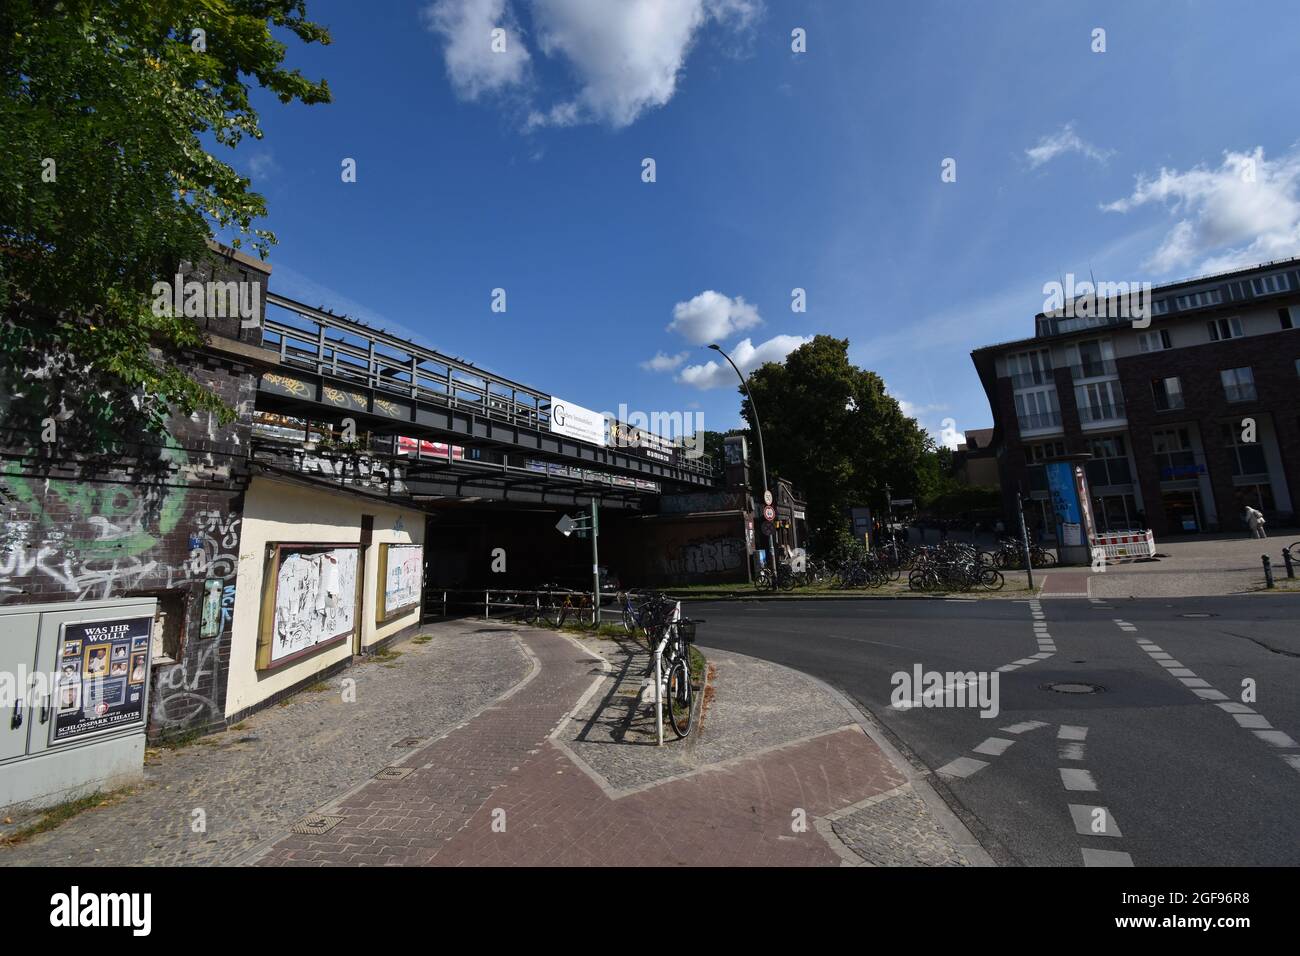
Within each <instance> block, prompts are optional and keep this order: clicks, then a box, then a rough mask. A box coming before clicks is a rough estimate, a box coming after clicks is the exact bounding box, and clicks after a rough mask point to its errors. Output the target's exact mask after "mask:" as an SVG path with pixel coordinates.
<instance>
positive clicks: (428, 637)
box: [411, 634, 433, 644]
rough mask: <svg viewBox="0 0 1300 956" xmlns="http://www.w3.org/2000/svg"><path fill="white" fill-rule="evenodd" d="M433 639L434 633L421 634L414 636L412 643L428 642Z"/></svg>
mask: <svg viewBox="0 0 1300 956" xmlns="http://www.w3.org/2000/svg"><path fill="white" fill-rule="evenodd" d="M431 640H433V635H432V634H421V635H420V636H419V637H413V638H411V643H412V644H428V643H429V642H430V641H431Z"/></svg>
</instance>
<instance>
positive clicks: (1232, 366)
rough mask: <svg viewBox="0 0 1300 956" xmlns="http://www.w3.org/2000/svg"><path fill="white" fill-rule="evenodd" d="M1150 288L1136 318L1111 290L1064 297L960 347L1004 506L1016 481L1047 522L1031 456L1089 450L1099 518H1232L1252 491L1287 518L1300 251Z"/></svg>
mask: <svg viewBox="0 0 1300 956" xmlns="http://www.w3.org/2000/svg"><path fill="white" fill-rule="evenodd" d="M1151 300H1152V302H1151V308H1150V313H1151V314H1150V316H1149V319H1150V324H1149V326H1147V327H1143V324H1144V323H1143V322H1142V320H1140V319H1139V320H1137V324H1136V325H1135V320H1134V319H1133V318H1132V317H1131V315H1132V313H1131V312H1124V310H1123V309H1122V308H1121V306H1122V305H1124V304H1125V303H1121V302H1120V301H1119V300H1114V299H1113V300H1110V301H1109V303H1108V307H1107V308H1106V309H1104V310H1102V309H1100V308H1095V307H1094V308H1092V309H1091V310H1089V309H1086V308H1082V307H1081V306H1082V303H1081V301H1080V300H1078V299H1076V300H1074V301H1073V302H1068V303H1066V305H1065V307H1064V308H1062V309H1058V310H1056V311H1054V312H1049V313H1040V314H1039V315H1037V316H1036V317H1035V320H1034V322H1035V334H1034V336H1033V337H1031V338H1025V339H1019V340H1016V341H1012V342H1003V343H1000V344H998V345H989V346H985V347H983V348H979V349H976V350H975V351H974V352H972V353H971V358H972V360H973V361H974V363H975V368H976V370H977V371H978V373H979V376H980V380H981V382H982V383H983V385H984V389H985V391H986V392H987V394H988V398H989V404H990V406H991V407H992V411H993V419H994V435H993V438H992V441H991V446H992V447H993V448H994V449H996V454H997V460H998V470H999V474H1000V478H1001V487H1002V494H1003V505H1004V510H1005V512H1006V513H1007V514H1008V515H1014V513H1015V496H1016V492H1017V490H1018V489H1019V490H1020V491H1022V492H1023V493H1024V494H1025V496H1026V498H1027V499H1028V507H1027V513H1028V515H1029V518H1030V522H1031V524H1036V523H1039V522H1041V523H1042V525H1043V526H1044V527H1045V528H1046V529H1047V530H1048V533H1049V534H1050V533H1051V529H1052V528H1053V527H1054V519H1053V518H1052V516H1051V511H1050V505H1049V502H1048V494H1047V483H1046V477H1045V474H1044V468H1043V467H1042V464H1041V463H1042V462H1044V461H1046V460H1048V459H1051V458H1055V457H1059V456H1063V455H1067V454H1070V455H1073V454H1081V453H1086V454H1091V455H1092V459H1091V460H1090V461H1089V462H1088V463H1087V471H1088V479H1089V486H1090V493H1091V496H1092V505H1093V511H1094V514H1095V517H1096V522H1097V525H1098V528H1099V530H1120V529H1124V528H1130V527H1150V528H1152V529H1154V531H1155V532H1156V533H1157V534H1182V533H1190V532H1199V531H1217V530H1230V531H1235V530H1241V529H1243V528H1244V527H1245V525H1244V519H1243V513H1244V509H1245V506H1246V505H1248V504H1249V505H1251V506H1253V507H1255V508H1258V509H1260V510H1261V511H1263V512H1264V514H1265V516H1266V517H1267V518H1268V519H1269V521H1270V523H1271V524H1274V525H1276V524H1279V523H1281V524H1286V523H1291V522H1292V521H1293V520H1294V513H1295V504H1294V503H1295V499H1296V496H1297V495H1298V494H1300V484H1298V482H1300V389H1298V388H1297V386H1300V333H1297V332H1296V331H1295V330H1296V328H1297V326H1300V258H1294V259H1288V260H1281V261H1276V262H1269V263H1264V264H1261V265H1258V266H1252V267H1250V268H1247V269H1241V270H1238V271H1234V272H1228V273H1222V274H1218V275H1212V276H1204V277H1201V278H1197V279H1191V280H1187V281H1183V282H1177V283H1172V284H1169V285H1163V286H1158V287H1156V288H1154V289H1153V290H1152V295H1151ZM1103 311H1104V312H1105V314H1104V315H1099V314H1098V313H1101V312H1103ZM1089 312H1091V314H1087V313H1089ZM1121 312H1124V315H1125V316H1128V317H1117V316H1118V314H1119V313H1121Z"/></svg>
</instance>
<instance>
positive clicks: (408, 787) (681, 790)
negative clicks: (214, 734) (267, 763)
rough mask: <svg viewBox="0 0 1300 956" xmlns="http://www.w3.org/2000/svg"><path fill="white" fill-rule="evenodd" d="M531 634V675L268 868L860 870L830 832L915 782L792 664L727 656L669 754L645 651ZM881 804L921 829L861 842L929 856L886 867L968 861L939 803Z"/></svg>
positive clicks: (327, 812) (856, 833) (353, 797)
mask: <svg viewBox="0 0 1300 956" xmlns="http://www.w3.org/2000/svg"><path fill="white" fill-rule="evenodd" d="M518 634H519V637H520V638H521V640H522V641H523V643H524V645H525V646H526V647H527V648H528V650H529V652H530V653H531V654H532V655H533V656H534V657H535V659H536V660H537V662H538V664H539V667H538V669H537V670H535V671H534V672H533V674H532V676H531V677H530V678H529V679H528V680H527V681H525V682H524V683H523V684H522V685H520V686H518V687H516V688H515V689H514V690H512V691H511V692H510V693H509V694H508V695H506V696H505V697H503V698H502V699H501V700H499V701H498V702H496V703H495V704H493V705H492V706H490V707H488V708H486V709H485V710H484V711H483V712H482V713H480V714H479V715H478V716H477V717H475V718H474V719H473V720H471V721H469V722H467V723H465V724H464V725H462V726H459V727H457V728H455V729H454V730H452V731H451V732H449V733H448V734H446V735H445V736H444V737H442V738H441V739H439V740H436V741H434V742H432V743H430V744H429V745H428V746H426V747H424V748H422V749H421V750H419V751H418V752H416V753H412V754H409V755H408V757H407V759H405V760H403V761H401V762H400V768H398V770H397V771H396V772H395V773H393V774H392V775H391V777H390V778H386V779H374V780H369V781H366V782H363V783H362V784H360V785H359V786H358V787H357V788H356V789H354V790H353V791H351V792H350V793H348V794H347V795H345V796H344V797H342V798H340V799H338V800H335V801H334V802H333V803H331V804H329V805H327V806H324V807H321V808H320V811H319V812H320V814H321V815H322V816H323V817H325V818H326V823H327V824H330V823H332V826H331V827H330V828H329V829H328V830H327V831H326V832H315V833H312V834H292V835H289V836H286V837H285V838H284V839H282V840H280V841H279V842H278V843H276V844H275V845H274V846H273V847H271V848H270V849H269V850H268V851H266V852H265V853H264V854H262V855H261V856H260V859H258V860H257V862H259V863H260V864H262V865H289V866H324V865H335V864H343V865H372V864H377V865H537V864H541V865H618V864H642V865H676V864H705V865H727V864H750V865H754V864H757V865H838V864H842V863H846V862H853V863H861V862H863V858H862V856H859V855H856V854H855V853H854V852H853V851H851V850H849V849H848V847H846V846H845V843H844V841H842V840H841V839H840V838H839V837H837V836H836V835H835V833H834V830H833V828H832V827H828V826H826V825H823V824H822V822H821V821H823V820H824V819H826V818H829V817H830V816H831V815H833V814H835V813H836V812H837V811H844V810H852V809H854V808H855V807H860V806H865V803H864V801H867V800H869V799H870V798H872V797H875V796H879V795H881V794H892V793H895V792H897V791H898V790H899V788H900V787H904V786H905V785H906V784H907V783H908V779H907V773H906V771H905V769H904V768H903V766H902V765H901V762H897V761H896V759H891V756H890V755H888V754H886V753H885V752H884V751H883V750H882V749H881V747H880V746H879V745H877V743H876V742H875V741H874V740H873V739H872V738H871V737H870V736H868V735H867V734H866V733H864V731H863V729H862V727H860V726H859V725H858V724H857V723H854V722H853V720H852V716H851V714H850V713H849V711H848V710H847V707H846V705H845V704H844V703H843V702H842V699H841V698H839V697H838V696H837V695H836V694H835V693H834V692H832V691H830V690H829V689H828V688H826V687H825V686H824V685H821V684H820V683H818V682H816V681H813V680H812V679H810V678H806V677H803V676H802V675H798V674H796V673H795V672H792V671H788V670H787V669H785V668H781V667H778V666H777V665H772V664H765V663H761V662H758V661H751V660H750V659H748V658H745V657H742V656H740V655H735V654H721V653H716V652H713V653H714V654H715V659H714V661H713V663H712V671H713V678H712V689H713V692H714V693H713V700H712V702H711V703H710V704H709V707H708V710H707V712H706V715H705V717H704V720H703V725H702V728H701V729H702V733H701V735H700V737H699V738H698V739H696V738H695V736H694V735H692V738H690V739H689V740H690V742H689V743H686V744H682V743H679V742H676V741H674V742H672V743H670V744H669V745H667V746H666V747H664V748H662V749H660V748H654V747H651V746H646V745H644V743H643V742H642V740H641V739H640V738H641V737H643V736H645V732H644V728H643V727H641V728H638V727H637V726H636V725H637V723H638V721H639V720H640V718H638V717H636V716H635V715H633V716H632V718H631V719H630V720H629V719H627V718H628V703H627V699H626V698H623V697H622V696H620V694H619V690H620V688H626V687H628V686H637V685H638V684H639V680H634V679H631V678H629V676H628V675H629V674H632V673H634V672H635V670H636V668H637V667H638V666H640V667H641V669H642V670H643V669H644V663H643V661H638V660H637V659H636V657H637V653H638V652H637V650H636V649H633V648H631V647H630V646H629V645H627V644H625V643H624V642H609V641H597V640H590V639H589V640H585V641H578V640H576V639H570V638H567V637H565V636H562V635H559V634H555V633H553V632H549V631H543V630H537V629H520V630H519V631H518ZM836 708H838V710H837V709H836ZM603 709H610V712H609V713H608V714H606V713H603V712H602V711H603ZM629 727H631V732H630V733H629V732H628V728H629ZM616 749H617V750H618V751H620V754H619V755H618V756H617V757H616V758H611V757H609V756H608V755H609V754H611V753H613V752H614V751H615V750H616ZM579 754H581V755H582V756H578V755H579ZM623 754H632V755H635V759H634V760H632V761H629V760H627V759H625V758H624V756H623ZM637 761H639V762H637ZM881 806H882V809H880V810H877V811H876V813H875V815H874V816H875V817H880V818H883V817H885V816H886V815H888V814H889V813H890V810H891V809H892V808H893V807H900V809H901V810H902V812H903V815H904V816H905V817H906V818H907V822H904V821H901V820H900V821H896V822H893V823H892V825H891V826H890V827H887V826H886V825H885V824H884V823H881V822H880V821H879V820H877V821H865V822H862V823H861V825H857V826H856V828H855V824H857V823H858V821H856V820H852V821H850V823H849V824H846V827H847V828H848V829H846V833H850V835H851V836H853V837H854V838H855V839H858V840H859V841H861V840H864V839H867V838H868V837H869V836H870V833H871V832H872V827H873V826H875V827H876V829H877V832H880V833H881V834H883V835H884V836H886V837H887V838H888V839H889V840H891V841H892V844H897V843H899V842H901V841H902V840H903V839H905V836H904V834H905V832H910V833H911V834H913V835H914V836H915V837H916V838H917V839H918V840H922V841H927V845H926V846H924V847H920V848H918V849H917V850H916V851H914V852H913V853H912V854H911V857H910V858H908V856H907V854H906V853H904V852H903V850H902V849H901V848H899V847H898V846H895V845H892V844H891V847H890V848H889V849H886V850H882V851H881V852H879V853H877V854H876V858H875V859H876V860H883V859H886V858H896V859H897V860H898V861H900V862H911V863H950V862H954V861H955V860H956V857H957V856H958V854H956V851H955V850H953V849H952V847H951V846H950V845H949V844H951V842H952V838H951V837H950V836H949V835H948V834H947V833H946V832H945V831H944V830H943V827H942V826H941V825H940V824H938V823H936V822H935V821H934V820H928V821H919V820H918V816H920V817H925V816H926V813H925V808H924V806H921V807H918V806H917V805H916V804H904V803H899V802H897V801H889V802H887V803H882V805H881ZM886 822H888V821H886ZM927 823H928V829H927V826H926V824H927ZM953 823H954V824H955V821H953ZM909 825H910V826H911V830H910V831H906V830H905V828H906V827H907V826H909ZM850 831H851V832H850ZM931 844H933V845H931ZM873 862H874V860H873Z"/></svg>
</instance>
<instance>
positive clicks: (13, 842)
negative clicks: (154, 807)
mask: <svg viewBox="0 0 1300 956" xmlns="http://www.w3.org/2000/svg"><path fill="white" fill-rule="evenodd" d="M134 792H135V791H134V790H133V789H132V788H131V787H123V788H122V789H120V790H112V791H110V792H108V793H103V792H101V791H99V790H96V791H95V792H94V793H92V794H89V795H87V796H84V797H80V798H78V799H76V800H69V801H67V802H66V803H60V804H58V805H57V806H53V807H50V808H49V809H48V810H46V811H44V812H43V813H42V814H41V817H40V819H39V820H37V821H36V822H35V823H31V824H28V825H27V826H25V827H22V828H21V829H19V830H15V831H14V832H13V833H11V834H9V835H8V836H5V837H0V847H5V846H17V845H18V844H20V843H25V842H27V841H28V840H30V839H31V838H32V837H34V836H38V835H39V834H42V833H45V832H46V831H48V830H53V829H54V828H55V827H57V826H60V825H62V824H64V823H66V822H68V821H69V820H71V819H72V818H73V817H75V816H79V815H81V814H82V813H85V812H86V811H87V810H96V809H98V808H100V807H108V806H112V805H113V804H115V803H120V802H121V801H122V800H124V799H125V798H126V797H129V796H130V795H131V794H132V793H134Z"/></svg>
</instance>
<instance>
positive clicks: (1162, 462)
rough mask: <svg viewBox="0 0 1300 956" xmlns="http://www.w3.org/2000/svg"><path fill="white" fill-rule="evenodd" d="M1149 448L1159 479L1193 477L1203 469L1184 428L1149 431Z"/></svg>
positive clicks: (1172, 479)
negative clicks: (1158, 472) (1152, 454)
mask: <svg viewBox="0 0 1300 956" xmlns="http://www.w3.org/2000/svg"><path fill="white" fill-rule="evenodd" d="M1151 448H1152V450H1153V451H1154V452H1155V454H1154V456H1153V457H1154V458H1155V461H1156V467H1157V468H1158V469H1159V470H1160V480H1161V481H1181V480H1182V479H1185V478H1195V477H1196V476H1197V475H1199V474H1201V472H1203V471H1204V470H1205V469H1204V467H1203V466H1201V465H1200V464H1198V463H1197V461H1196V453H1195V452H1194V451H1193V450H1192V437H1191V434H1190V433H1189V432H1188V430H1187V429H1186V428H1165V429H1160V430H1158V431H1153V432H1152V433H1151Z"/></svg>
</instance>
